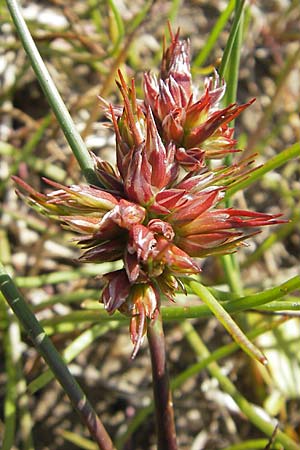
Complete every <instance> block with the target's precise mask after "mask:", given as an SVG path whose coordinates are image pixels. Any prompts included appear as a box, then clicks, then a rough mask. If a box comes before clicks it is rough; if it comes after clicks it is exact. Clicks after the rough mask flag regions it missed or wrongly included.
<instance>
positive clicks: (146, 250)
mask: <svg viewBox="0 0 300 450" xmlns="http://www.w3.org/2000/svg"><path fill="white" fill-rule="evenodd" d="M189 59H190V53H189V43H188V42H187V41H181V40H180V39H179V34H178V33H177V34H176V35H173V34H172V33H171V43H170V45H169V47H168V48H165V49H164V51H163V57H162V65H161V70H160V74H159V77H158V78H157V77H156V76H155V75H153V74H150V73H146V74H145V75H144V82H143V87H144V100H139V99H137V97H136V91H135V84H134V81H132V83H131V84H130V86H128V85H127V84H126V82H125V80H124V78H123V76H122V74H121V73H119V81H118V82H117V84H118V87H119V90H120V93H121V96H122V99H123V106H112V105H110V104H108V103H107V102H105V100H103V99H101V102H102V105H103V107H104V109H105V111H106V114H107V116H108V117H109V118H110V119H111V122H112V126H113V129H114V132H115V135H116V167H114V166H113V165H111V164H110V163H109V162H108V161H103V160H102V159H100V158H99V157H96V156H94V155H93V158H94V162H95V172H96V174H97V176H98V178H99V185H100V184H101V186H102V187H101V188H99V187H96V186H88V185H78V186H70V187H66V186H63V185H60V184H57V183H55V182H53V181H50V180H47V182H48V183H49V184H50V185H51V186H53V187H54V188H55V190H54V191H53V192H51V193H49V194H46V195H44V194H41V193H38V192H36V191H35V190H34V189H32V188H31V187H30V186H28V185H27V184H26V183H25V182H24V181H23V180H21V179H18V178H15V181H16V182H17V184H18V185H19V187H20V188H21V190H22V191H23V192H24V191H25V193H26V200H27V201H28V202H29V203H30V204H31V205H33V206H38V207H39V209H40V210H41V211H42V212H45V213H47V214H48V215H50V216H51V217H53V218H56V219H58V220H60V221H61V222H62V223H63V224H64V226H65V227H68V228H69V229H71V230H72V231H74V232H76V233H79V234H81V236H80V237H79V238H78V245H79V246H80V247H81V248H82V249H83V250H84V251H83V253H82V256H81V258H80V260H81V261H83V262H96V263H101V262H105V261H117V260H122V261H123V268H122V269H121V270H118V271H115V272H112V273H109V274H107V275H106V277H105V278H106V285H105V287H104V289H103V292H102V298H101V299H102V302H103V303H104V306H105V308H106V310H107V311H108V312H109V313H113V312H114V311H116V310H117V309H118V310H119V311H121V312H122V313H124V314H126V315H128V316H130V318H131V320H130V334H131V339H132V342H133V344H134V350H133V356H135V355H136V353H137V351H138V349H139V347H140V345H141V342H142V338H143V336H144V334H145V331H146V327H147V320H148V319H155V317H156V315H157V313H158V311H159V308H160V302H161V299H162V298H164V297H165V298H167V299H169V300H171V301H172V300H173V299H174V296H175V294H176V292H177V291H179V290H182V291H184V284H183V277H184V276H187V275H189V274H197V273H199V271H200V266H199V262H198V260H197V258H203V257H206V256H208V255H216V254H225V253H230V252H233V251H235V249H236V248H237V247H238V246H239V245H240V244H241V242H242V241H243V240H244V239H245V238H247V237H249V235H251V232H250V233H249V232H248V233H247V232H245V230H244V229H251V228H253V227H260V226H262V225H270V224H276V223H278V222H279V220H278V219H277V217H278V216H272V215H268V214H262V213H257V212H251V211H246V210H240V209H233V208H224V207H222V206H219V205H220V203H221V202H222V199H223V197H224V195H225V192H226V189H227V188H228V186H231V185H232V183H234V182H236V181H237V180H239V179H241V178H242V177H244V176H245V174H247V171H248V172H249V170H251V169H249V164H250V161H243V162H242V163H241V164H239V165H231V166H229V167H219V168H217V169H214V170H212V169H210V168H209V165H208V160H210V159H212V158H223V157H224V155H226V154H227V153H228V152H236V151H237V149H236V141H235V140H234V139H233V131H234V130H233V128H230V127H229V125H228V124H229V122H231V121H232V119H234V118H235V117H236V116H237V115H238V114H240V112H241V111H243V110H244V109H245V108H246V107H247V106H249V105H250V104H251V103H252V101H250V102H248V103H247V104H244V105H241V106H237V105H236V104H231V105H229V106H227V107H226V108H223V109H220V107H219V102H220V100H221V99H222V96H223V95H224V92H225V83H224V81H222V80H220V79H219V77H218V75H217V73H215V75H214V76H213V77H210V78H208V79H207V80H206V81H205V88H204V93H203V94H202V95H200V96H198V94H197V92H196V90H195V89H194V87H193V85H192V78H191V70H190V61H189ZM252 234H253V232H252Z"/></svg>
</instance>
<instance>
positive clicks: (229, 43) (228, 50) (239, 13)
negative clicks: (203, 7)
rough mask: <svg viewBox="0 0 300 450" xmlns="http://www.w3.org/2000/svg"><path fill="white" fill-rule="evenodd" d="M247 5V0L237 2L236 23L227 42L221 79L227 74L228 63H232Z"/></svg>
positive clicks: (221, 66) (220, 71)
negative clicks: (233, 50)
mask: <svg viewBox="0 0 300 450" xmlns="http://www.w3.org/2000/svg"><path fill="white" fill-rule="evenodd" d="M244 5H245V0H237V1H236V8H235V15H234V21H233V24H232V27H231V30H230V34H229V38H228V40H227V44H226V47H225V49H224V53H223V57H222V62H221V65H220V69H219V74H220V76H221V77H223V76H224V75H225V73H226V69H227V66H228V63H229V62H230V58H231V52H232V48H233V45H234V43H235V39H236V35H237V32H238V30H239V25H240V21H241V18H242V15H243V9H244Z"/></svg>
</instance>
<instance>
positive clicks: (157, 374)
mask: <svg viewBox="0 0 300 450" xmlns="http://www.w3.org/2000/svg"><path fill="white" fill-rule="evenodd" d="M147 335H148V342H149V348H150V354H151V364H152V380H153V381H152V382H153V394H154V403H155V416H156V427H157V450H177V440H176V430H175V423H174V410H173V402H172V395H171V390H170V382H169V374H168V370H167V363H166V343H165V336H164V331H163V326H162V317H161V313H159V315H158V317H157V318H156V319H155V320H152V321H150V322H149V324H148V332H147Z"/></svg>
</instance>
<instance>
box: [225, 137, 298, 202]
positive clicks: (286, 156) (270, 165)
mask: <svg viewBox="0 0 300 450" xmlns="http://www.w3.org/2000/svg"><path fill="white" fill-rule="evenodd" d="M299 156H300V144H299V142H296V143H295V144H293V145H291V146H290V147H288V148H286V149H285V150H283V151H282V152H280V153H278V155H275V156H273V158H271V159H269V160H268V161H267V162H266V163H265V164H264V165H263V166H261V167H259V168H258V169H256V170H254V171H253V172H252V173H250V174H249V175H248V176H247V178H246V179H245V180H242V181H240V182H239V183H236V184H235V185H234V186H232V187H231V188H229V189H227V191H226V194H225V200H226V199H228V198H230V197H231V196H232V195H233V194H235V193H236V192H238V191H240V190H244V189H246V188H247V187H248V186H250V185H251V184H252V183H253V182H254V181H256V180H259V179H260V178H262V176H263V175H265V174H266V173H268V172H270V171H271V170H274V169H277V168H278V167H280V166H282V165H283V164H285V163H286V162H288V161H289V160H290V159H293V158H297V157H299ZM295 164H296V161H295Z"/></svg>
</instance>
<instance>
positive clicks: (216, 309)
mask: <svg viewBox="0 0 300 450" xmlns="http://www.w3.org/2000/svg"><path fill="white" fill-rule="evenodd" d="M189 286H190V288H191V289H192V290H193V291H194V293H195V294H197V295H199V297H200V298H201V300H202V301H203V302H204V303H205V304H206V305H207V306H208V307H209V309H210V310H211V311H212V313H213V314H214V315H215V316H216V318H217V319H218V320H219V321H220V322H221V324H222V325H223V326H224V328H225V329H226V330H227V331H228V333H230V334H231V336H232V337H233V339H234V340H235V341H236V342H237V344H238V345H239V346H240V347H241V348H242V349H243V350H244V351H245V352H246V353H248V355H250V356H251V357H252V358H255V359H257V360H258V361H259V362H261V363H262V364H267V360H266V357H265V356H264V355H263V353H262V352H261V351H260V350H259V349H258V348H257V347H255V345H254V344H252V342H251V341H250V340H249V339H248V338H247V336H246V335H245V334H244V333H243V332H242V330H241V329H240V328H239V326H238V325H237V323H236V322H235V321H234V320H233V319H232V317H231V316H230V314H228V312H227V311H226V310H225V309H224V308H223V306H222V305H221V304H220V303H219V302H218V301H217V300H216V299H215V297H214V296H213V295H212V294H211V292H210V291H209V290H208V289H207V288H206V287H205V286H203V285H202V284H200V283H197V282H196V281H191V282H190V283H189Z"/></svg>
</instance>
